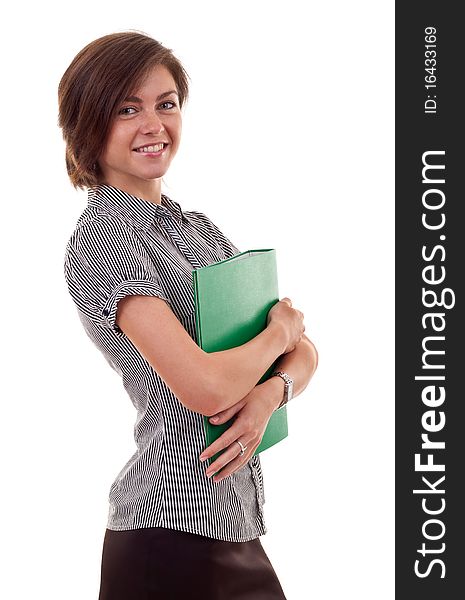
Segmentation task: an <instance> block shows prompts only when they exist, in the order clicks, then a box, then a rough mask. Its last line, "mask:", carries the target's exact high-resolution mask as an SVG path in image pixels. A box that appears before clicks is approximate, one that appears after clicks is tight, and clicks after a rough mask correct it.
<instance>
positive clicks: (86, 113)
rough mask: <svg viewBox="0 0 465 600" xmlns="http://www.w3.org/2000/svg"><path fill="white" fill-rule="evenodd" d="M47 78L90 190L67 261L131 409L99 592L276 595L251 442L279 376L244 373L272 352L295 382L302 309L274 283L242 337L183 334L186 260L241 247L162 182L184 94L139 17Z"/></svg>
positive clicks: (69, 153)
mask: <svg viewBox="0 0 465 600" xmlns="http://www.w3.org/2000/svg"><path fill="white" fill-rule="evenodd" d="M58 91H59V94H58V100H59V125H60V126H61V127H62V130H63V136H64V139H65V141H66V167H67V170H68V174H69V178H70V181H71V183H72V184H73V186H74V187H75V188H82V189H87V190H88V204H87V207H86V208H85V209H84V211H83V213H82V215H81V216H80V217H79V219H78V222H77V224H76V227H75V229H74V231H73V232H72V234H71V236H70V238H69V241H68V243H67V246H66V252H65V259H64V274H65V278H66V282H67V284H68V290H69V293H70V295H71V297H72V300H73V301H74V303H75V305H76V308H77V311H78V315H79V318H80V320H81V322H82V324H83V327H84V329H85V331H86V333H87V335H88V336H89V338H90V339H91V340H92V341H93V343H94V344H95V345H96V346H97V347H98V348H99V350H100V351H101V352H102V354H103V355H104V356H105V358H106V359H107V362H108V364H110V366H111V367H112V368H113V369H114V370H115V371H116V372H117V373H118V374H119V375H121V377H122V380H123V384H124V388H125V390H126V391H127V393H128V394H129V397H130V399H131V401H132V403H133V405H134V406H135V407H136V409H137V413H138V414H137V421H136V425H135V427H134V440H135V443H136V446H137V451H136V452H135V453H134V454H133V456H132V457H131V458H130V459H129V460H128V461H127V463H126V464H125V465H124V466H123V468H122V469H121V470H120V472H119V473H118V475H117V477H116V479H115V481H114V482H113V484H112V485H111V488H110V493H109V498H108V499H109V503H110V508H109V514H108V522H107V529H106V532H105V537H104V542H103V552H102V569H101V587H100V595H99V600H123V599H124V600H128V599H131V600H132V599H134V600H138V599H140V600H141V599H142V598H150V599H152V598H153V599H168V598H172V599H173V600H176V599H178V598H179V599H184V598H202V599H204V600H218V599H220V598H222V599H225V600H227V599H234V598H239V597H240V598H243V599H244V600H247V599H250V600H252V599H253V600H261V599H263V600H265V599H266V600H278V599H279V600H282V599H283V598H285V596H284V593H283V590H282V588H281V585H280V583H279V580H278V578H277V576H276V573H275V571H274V569H273V567H272V565H271V563H270V561H269V559H268V557H267V556H266V554H265V551H264V549H263V547H262V545H261V543H260V540H259V536H260V535H263V534H264V533H266V531H267V530H266V527H265V522H264V516H263V504H264V490H263V477H262V470H261V464H260V457H259V455H258V454H257V455H256V456H254V451H255V449H256V448H257V447H258V444H259V443H260V441H261V436H262V435H263V433H264V430H265V429H266V426H267V423H268V421H269V419H270V417H271V415H272V414H273V411H274V410H276V409H277V408H278V406H279V405H280V404H281V401H282V400H283V394H284V382H283V380H282V378H281V377H280V376H277V377H274V376H273V377H270V378H269V379H268V380H267V381H265V382H263V383H262V384H259V385H258V384H257V381H259V380H260V378H261V376H262V375H263V373H265V371H266V370H267V369H268V367H269V366H270V365H271V364H272V363H274V362H275V361H276V360H277V359H278V358H279V360H278V362H277V365H276V367H277V369H278V370H280V371H287V373H288V374H289V373H291V375H292V379H294V389H295V394H294V395H297V394H298V393H300V392H301V391H303V390H304V389H305V387H306V385H307V384H308V382H309V380H310V378H311V376H312V374H313V372H314V370H315V368H316V364H317V359H316V351H315V348H314V346H313V344H312V343H311V342H310V340H309V339H308V338H306V337H305V336H304V335H303V332H304V329H305V327H304V324H303V314H302V313H301V312H300V311H299V310H297V309H295V308H292V303H291V301H290V300H289V299H288V298H284V299H283V300H281V301H278V302H277V303H276V304H275V305H274V306H273V307H272V308H271V310H270V311H269V313H268V325H267V327H266V328H265V329H264V330H263V331H262V332H261V333H260V334H259V335H257V336H256V337H255V338H253V339H252V340H250V341H249V342H247V343H246V344H243V345H241V346H238V347H236V348H231V349H230V350H226V351H222V352H214V353H209V354H208V353H205V352H204V351H203V350H201V348H200V347H199V346H198V344H197V343H196V341H195V340H196V331H195V310H194V309H195V307H194V294H193V282H192V271H193V269H194V268H199V267H203V266H207V265H209V264H212V263H213V262H218V261H221V260H224V259H226V258H230V257H232V256H234V255H235V254H237V253H238V252H239V250H238V248H237V247H236V246H235V245H234V244H233V243H232V242H231V241H230V240H229V238H228V237H226V235H225V234H224V233H223V232H222V231H221V230H220V229H219V228H218V227H217V226H216V225H215V224H214V223H213V222H212V221H211V220H210V219H209V218H208V217H207V216H206V215H205V214H204V213H202V212H199V211H184V210H183V209H182V208H181V206H180V204H179V203H177V202H175V201H174V200H172V199H171V198H169V197H168V196H167V195H166V194H163V193H162V192H161V182H162V177H163V175H164V174H165V173H166V171H167V170H168V168H169V166H170V164H171V161H172V160H173V158H174V156H175V155H176V152H177V150H178V147H179V144H180V140H181V128H182V114H181V109H182V107H183V105H184V103H185V101H186V99H187V94H188V86H187V74H186V73H185V71H184V69H183V67H182V66H181V64H180V63H179V61H178V60H177V59H176V58H175V57H174V55H173V54H172V51H171V50H168V49H166V48H165V47H163V46H162V45H161V44H160V43H159V42H157V41H156V40H154V39H152V38H150V37H149V36H147V35H145V34H141V33H138V32H125V33H115V34H110V35H107V36H105V37H103V38H100V39H97V40H95V41H94V42H91V43H90V44H89V45H88V46H86V47H85V48H84V49H83V50H81V51H80V52H79V53H78V54H77V56H76V57H75V58H74V59H73V61H72V62H71V64H70V66H69V67H68V69H67V70H66V72H65V73H64V75H63V78H62V80H61V81H60V84H59V90H58ZM204 415H208V416H213V415H216V416H217V417H218V421H219V422H222V421H223V422H224V421H225V420H229V419H230V418H231V417H233V416H235V422H234V424H233V425H232V426H231V427H230V428H229V429H228V430H227V431H226V432H225V433H224V434H223V436H221V437H220V438H219V439H218V440H217V441H216V442H215V443H216V444H217V445H218V444H222V447H223V448H224V449H225V452H223V454H222V455H221V463H217V464H215V463H213V467H212V465H210V466H209V468H208V469H206V468H205V464H204V463H203V462H202V460H201V458H202V457H204V456H206V455H208V454H209V453H211V454H214V452H213V449H212V447H208V448H206V447H205V446H206V441H205V431H204ZM217 449H218V448H215V452H216V451H217ZM218 460H219V459H218ZM212 468H214V470H215V471H217V472H218V473H217V474H216V475H215V476H214V477H211V475H213V471H212ZM220 471H221V472H220Z"/></svg>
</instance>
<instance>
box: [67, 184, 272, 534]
mask: <svg viewBox="0 0 465 600" xmlns="http://www.w3.org/2000/svg"><path fill="white" fill-rule="evenodd" d="M238 252H239V250H238V249H237V248H236V246H234V245H233V244H232V243H231V241H230V240H229V239H228V238H227V237H226V236H225V235H224V234H223V233H222V232H221V231H220V230H219V229H218V227H217V226H216V225H215V224H214V223H213V222H212V221H211V220H210V219H209V218H208V217H207V216H206V215H205V214H204V213H202V212H198V211H183V210H182V209H181V206H180V205H179V203H177V202H175V201H174V200H171V199H170V198H169V197H168V196H166V195H165V194H162V195H161V204H156V203H153V202H149V201H147V200H143V199H141V198H138V197H136V196H133V195H131V194H129V193H127V192H124V191H122V190H120V189H118V188H116V187H114V186H110V185H107V184H99V185H97V186H94V187H92V188H89V190H88V203H87V207H86V208H85V209H84V210H83V212H82V214H81V216H80V217H79V219H78V221H77V224H76V228H75V230H74V231H73V233H72V234H71V237H70V238H69V241H68V243H67V246H66V252H65V259H64V274H65V279H66V282H67V285H68V289H69V293H70V295H71V297H72V299H73V301H74V303H75V306H76V308H77V312H78V316H79V319H80V321H81V322H82V325H83V326H84V330H85V332H86V334H87V335H88V337H89V338H90V339H91V340H92V342H93V343H94V344H95V345H96V346H97V347H98V348H99V350H100V351H101V352H102V354H103V355H104V357H105V359H106V361H107V362H108V364H109V365H110V367H111V368H112V369H114V370H115V371H116V372H117V373H118V374H119V375H120V376H121V379H122V383H123V386H124V388H125V390H126V392H127V393H128V395H129V397H130V399H131V402H132V403H133V405H134V407H135V408H136V410H137V417H136V421H135V425H134V440H135V444H136V447H137V450H136V451H135V452H134V454H133V455H132V456H131V457H130V458H129V460H128V461H127V462H126V464H125V465H124V466H123V467H122V469H121V470H120V471H119V473H118V474H117V476H116V478H115V480H114V481H113V483H112V484H111V487H110V491H109V495H108V501H109V513H108V522H107V528H108V529H112V530H115V531H120V530H127V529H138V528H144V527H166V528H169V529H177V530H180V531H187V532H191V533H197V534H200V535H204V536H207V537H212V538H216V539H219V540H226V541H232V542H243V541H248V540H251V539H254V538H256V537H258V536H260V535H263V534H265V533H266V532H267V529H266V526H265V522H264V518H263V504H264V502H265V498H264V489H263V478H262V470H261V465H260V457H259V455H256V456H253V457H252V458H250V460H249V461H248V462H247V463H246V464H245V465H244V466H243V467H241V468H240V469H239V470H237V471H236V472H235V473H233V474H232V475H230V476H229V477H226V478H225V479H223V480H222V481H219V482H214V481H212V480H211V479H209V478H208V477H207V476H206V475H205V470H206V464H205V463H202V462H201V461H200V460H199V455H200V454H201V452H202V451H203V450H204V449H205V448H206V447H207V444H206V440H205V431H204V424H203V415H201V414H200V413H196V412H193V411H191V410H189V409H188V408H186V407H185V406H184V405H183V404H181V402H180V401H179V400H178V398H177V397H176V396H175V395H174V394H173V392H172V391H171V389H170V388H169V387H168V386H167V385H166V383H165V382H164V381H163V379H162V378H161V377H160V376H159V375H158V373H157V372H156V371H155V369H154V368H153V367H152V366H151V365H150V364H149V362H148V361H146V360H145V359H144V358H143V357H142V356H141V354H140V353H139V352H138V350H137V349H136V348H135V346H134V345H133V344H132V343H131V341H130V340H129V338H128V337H127V336H126V335H125V334H124V333H123V331H122V330H121V329H120V328H119V327H118V325H117V324H116V322H115V319H116V309H117V304H118V301H119V300H121V298H123V297H124V296H127V295H136V294H141V295H145V296H158V297H159V298H163V299H164V300H165V301H166V302H167V303H168V304H169V306H170V307H171V309H172V310H173V312H174V313H175V315H176V317H177V318H178V319H179V321H180V322H181V323H182V325H183V326H184V328H185V329H186V331H187V332H188V333H189V335H190V336H191V337H192V338H193V339H194V341H196V334H195V304H194V295H193V286H192V270H193V269H195V268H199V267H203V266H206V265H209V264H211V263H213V262H217V261H219V260H223V259H225V258H229V257H231V256H233V255H235V254H237V253H238Z"/></svg>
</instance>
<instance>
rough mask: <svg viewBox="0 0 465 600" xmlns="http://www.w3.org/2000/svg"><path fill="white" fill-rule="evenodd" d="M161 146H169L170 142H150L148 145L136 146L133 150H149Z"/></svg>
mask: <svg viewBox="0 0 465 600" xmlns="http://www.w3.org/2000/svg"><path fill="white" fill-rule="evenodd" d="M159 144H164V145H165V146H167V145H168V142H165V141H164V140H159V141H158V142H150V143H148V144H141V145H140V146H136V147H135V148H133V150H138V149H139V148H147V147H148V146H158V145H159Z"/></svg>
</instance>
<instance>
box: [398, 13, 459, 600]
mask: <svg viewBox="0 0 465 600" xmlns="http://www.w3.org/2000/svg"><path fill="white" fill-rule="evenodd" d="M460 6H461V5H460V3H452V2H447V1H446V2H429V1H421V2H419V1H413V2H397V3H396V598H399V599H400V600H403V599H404V598H405V599H410V598H420V599H421V600H428V599H429V598H434V599H435V600H437V599H438V598H440V599H441V600H449V599H450V600H452V599H453V600H455V599H457V598H464V597H465V527H464V523H465V492H464V490H465V418H464V405H465V394H464V390H463V387H462V379H463V378H465V349H464V337H465V323H464V311H465V303H464V285H463V279H464V277H465V270H464V268H463V266H462V265H463V263H464V259H465V216H464V215H465V210H464V209H465V194H464V191H463V189H462V187H463V184H462V180H463V173H465V151H464V141H465V140H464V138H465V130H464V119H463V111H464V110H465V105H464V100H463V92H462V91H461V90H462V89H463V88H464V86H463V79H464V76H463V73H464V72H465V68H464V67H465V64H464V57H465V30H464V25H463V21H462V19H461V18H460V17H459V15H458V10H459V9H460Z"/></svg>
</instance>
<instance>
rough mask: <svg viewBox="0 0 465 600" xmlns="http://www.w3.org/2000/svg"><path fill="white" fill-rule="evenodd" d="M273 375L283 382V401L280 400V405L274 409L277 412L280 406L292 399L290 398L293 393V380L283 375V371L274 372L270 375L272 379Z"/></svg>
mask: <svg viewBox="0 0 465 600" xmlns="http://www.w3.org/2000/svg"><path fill="white" fill-rule="evenodd" d="M273 375H277V376H278V377H281V379H283V380H284V396H283V399H282V400H281V404H280V405H279V406H278V408H277V409H276V410H278V409H280V408H281V407H282V406H284V405H285V404H287V403H288V402H289V400H291V399H292V396H293V393H294V380H293V379H292V378H291V377H289V375H288V374H287V373H284V371H275V372H274V373H272V374H271V376H272V377H273Z"/></svg>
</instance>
